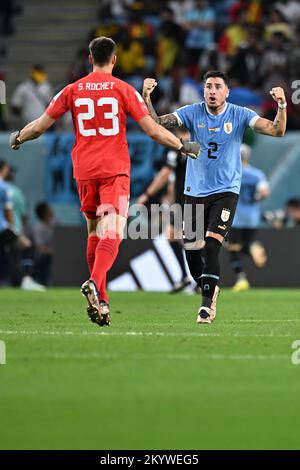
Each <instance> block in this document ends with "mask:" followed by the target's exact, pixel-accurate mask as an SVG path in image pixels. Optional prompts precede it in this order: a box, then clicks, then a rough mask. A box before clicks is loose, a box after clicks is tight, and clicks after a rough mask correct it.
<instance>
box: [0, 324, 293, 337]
mask: <svg viewBox="0 0 300 470" xmlns="http://www.w3.org/2000/svg"><path fill="white" fill-rule="evenodd" d="M196 328H210V326H208V325H205V326H202V327H199V326H197V327H196ZM0 334H2V335H24V336H34V335H36V336H42V335H45V336H120V337H122V336H124V337H145V338H147V337H175V338H176V337H210V336H211V337H224V336H228V337H246V338H252V337H258V338H260V337H261V338H267V337H270V338H281V337H282V338H285V337H287V338H289V337H295V333H293V334H274V333H273V332H272V331H271V332H270V333H267V334H255V333H254V334H244V333H233V334H231V333H196V332H195V333H193V332H190V333H167V332H152V331H124V332H123V331H95V332H94V331H78V332H76V331H75V332H74V331H37V330H34V331H26V330H18V331H16V330H0Z"/></svg>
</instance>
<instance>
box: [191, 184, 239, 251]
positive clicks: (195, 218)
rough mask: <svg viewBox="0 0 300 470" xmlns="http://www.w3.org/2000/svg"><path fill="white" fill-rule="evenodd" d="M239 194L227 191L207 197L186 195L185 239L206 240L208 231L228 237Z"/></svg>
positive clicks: (193, 240)
mask: <svg viewBox="0 0 300 470" xmlns="http://www.w3.org/2000/svg"><path fill="white" fill-rule="evenodd" d="M238 198H239V196H238V194H235V193H231V192H226V193H218V194H212V195H211V196H206V197H193V196H186V198H185V204H184V215H183V220H184V224H183V241H184V242H185V243H191V242H195V241H196V240H204V238H205V236H206V232H207V231H209V232H214V233H218V234H219V235H222V236H223V237H226V235H227V234H228V232H229V230H230V227H231V225H232V222H233V218H234V214H235V209H236V205H237V202H238Z"/></svg>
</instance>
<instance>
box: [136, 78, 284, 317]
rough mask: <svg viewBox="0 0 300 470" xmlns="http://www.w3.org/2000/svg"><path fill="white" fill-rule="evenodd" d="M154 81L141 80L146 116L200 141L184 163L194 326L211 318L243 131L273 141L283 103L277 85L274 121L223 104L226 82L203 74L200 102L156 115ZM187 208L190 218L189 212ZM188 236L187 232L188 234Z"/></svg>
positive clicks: (281, 126)
mask: <svg viewBox="0 0 300 470" xmlns="http://www.w3.org/2000/svg"><path fill="white" fill-rule="evenodd" d="M156 85H157V82H156V80H155V79H152V78H148V79H146V80H145V81H144V87H143V98H144V100H145V102H146V104H147V106H148V109H149V111H150V114H151V116H152V117H153V118H154V119H155V120H156V121H157V122H158V123H159V124H161V125H163V126H164V127H166V128H168V129H175V128H177V127H179V126H181V125H184V126H185V127H186V128H187V129H188V130H189V132H190V134H191V138H192V140H195V141H197V142H199V144H200V146H201V151H200V155H199V158H198V159H195V160H192V159H189V160H188V164H187V169H186V177H185V188H184V193H185V196H186V199H185V210H184V244H185V250H186V258H187V261H188V265H189V268H190V271H191V274H192V276H193V278H194V279H195V281H196V282H197V284H198V285H199V286H200V288H201V292H202V303H201V306H200V308H199V311H198V315H197V323H200V324H201V323H211V321H212V320H214V318H215V315H216V301H217V297H218V293H219V287H218V283H219V277H220V265H219V251H220V248H221V245H222V243H223V240H224V237H225V236H226V235H227V233H228V231H229V230H230V227H231V224H232V221H233V217H234V213H235V208H236V204H237V201H238V195H239V191H240V186H241V179H242V166H241V153H240V146H241V143H242V139H243V135H244V131H245V130H246V128H247V127H250V128H252V129H253V130H254V131H256V132H260V133H262V134H266V135H269V136H273V137H282V136H283V135H284V134H285V129H286V99H285V96H284V91H283V89H282V88H280V87H276V88H272V90H271V91H270V94H271V96H272V97H273V99H274V100H275V101H276V102H277V103H278V111H277V114H276V117H275V119H274V121H273V122H272V121H270V120H268V119H264V118H261V117H260V116H258V115H257V114H256V113H255V112H254V111H251V110H250V109H248V108H244V107H241V106H236V105H233V104H231V103H228V102H227V101H226V99H227V98H228V96H229V88H228V79H227V77H226V75H225V74H224V73H222V72H219V71H210V72H207V73H206V74H205V76H204V101H203V102H201V103H196V104H193V105H189V106H184V107H182V108H179V109H177V110H176V111H175V112H174V113H171V114H166V115H164V116H160V117H158V116H157V114H156V112H155V110H154V108H153V106H152V103H151V99H150V95H151V93H152V91H153V90H154V88H155V87H156ZM198 205H202V207H203V206H204V227H203V234H204V235H203V237H202V238H201V237H197V236H196V237H194V236H193V233H195V232H196V228H197V222H198V223H199V221H198V220H197V210H196V209H197V206H198ZM191 207H192V209H193V211H192V217H188V216H186V214H190V210H189V209H190V208H191ZM188 232H189V233H188Z"/></svg>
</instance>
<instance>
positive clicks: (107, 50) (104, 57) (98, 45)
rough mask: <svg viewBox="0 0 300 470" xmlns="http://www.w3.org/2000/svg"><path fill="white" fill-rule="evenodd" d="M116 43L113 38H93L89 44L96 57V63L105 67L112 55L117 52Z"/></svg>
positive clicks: (92, 54) (93, 55)
mask: <svg viewBox="0 0 300 470" xmlns="http://www.w3.org/2000/svg"><path fill="white" fill-rule="evenodd" d="M115 50H116V43H115V41H113V40H112V39H111V38H106V37H105V36H101V37H99V38H95V39H93V40H92V41H91V42H90V44H89V51H90V54H91V56H92V57H93V59H94V63H95V65H99V66H100V67H103V66H104V65H107V64H108V63H109V61H110V59H111V56H112V55H113V54H114V53H115Z"/></svg>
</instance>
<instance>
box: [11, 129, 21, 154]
mask: <svg viewBox="0 0 300 470" xmlns="http://www.w3.org/2000/svg"><path fill="white" fill-rule="evenodd" d="M19 135H20V131H15V132H12V133H11V134H10V136H9V146H10V148H12V149H13V150H19V148H20V147H21V143H22V142H20V140H19Z"/></svg>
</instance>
